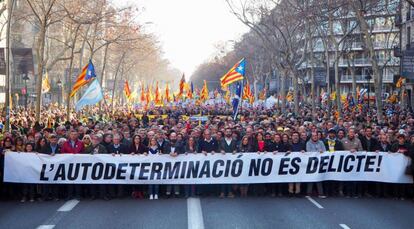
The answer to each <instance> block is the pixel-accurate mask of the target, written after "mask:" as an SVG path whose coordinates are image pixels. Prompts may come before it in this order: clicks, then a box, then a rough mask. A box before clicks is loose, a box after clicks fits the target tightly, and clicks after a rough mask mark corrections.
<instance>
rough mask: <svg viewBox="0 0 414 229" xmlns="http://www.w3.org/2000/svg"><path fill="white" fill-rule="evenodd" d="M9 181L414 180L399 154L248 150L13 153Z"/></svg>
mask: <svg viewBox="0 0 414 229" xmlns="http://www.w3.org/2000/svg"><path fill="white" fill-rule="evenodd" d="M5 157H6V158H5V169H4V181H5V182H15V183H59V184H67V183H79V184H241V183H248V184H252V183H287V182H316V181H325V180H339V181H379V182H389V183H412V182H413V179H412V176H411V175H406V174H405V170H406V167H407V166H409V165H410V163H411V160H410V159H409V158H408V157H406V156H404V155H402V154H399V153H366V152H358V153H351V152H335V153H329V152H325V153H310V152H308V153H290V154H284V153H278V154H272V153H266V154H260V155H259V154H257V153H243V154H240V153H238V154H225V155H223V154H219V153H216V154H214V155H212V154H208V155H207V156H206V155H204V154H188V155H179V156H177V157H171V156H169V155H152V156H144V155H125V154H124V155H121V156H120V155H117V156H112V155H104V154H99V155H70V154H61V155H56V156H49V155H43V154H34V153H15V152H8V153H6V156H5Z"/></svg>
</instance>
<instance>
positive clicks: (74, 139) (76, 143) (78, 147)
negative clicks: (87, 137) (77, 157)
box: [61, 130, 84, 154]
mask: <svg viewBox="0 0 414 229" xmlns="http://www.w3.org/2000/svg"><path fill="white" fill-rule="evenodd" d="M83 150H84V145H83V143H82V141H80V140H79V139H78V132H76V131H75V130H72V131H71V132H70V134H69V140H67V141H66V142H65V143H63V146H62V150H61V153H68V154H79V153H83Z"/></svg>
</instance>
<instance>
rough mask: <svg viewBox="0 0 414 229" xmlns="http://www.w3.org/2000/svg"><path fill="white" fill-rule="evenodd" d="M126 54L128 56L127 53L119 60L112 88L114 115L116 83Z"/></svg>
mask: <svg viewBox="0 0 414 229" xmlns="http://www.w3.org/2000/svg"><path fill="white" fill-rule="evenodd" d="M125 54H126V53H125V52H124V53H122V56H121V59H120V60H119V64H118V66H117V67H116V71H115V77H114V85H113V87H112V104H111V111H112V113H113V112H114V98H115V90H116V82H117V79H118V73H119V68H120V67H121V64H122V61H124V57H125Z"/></svg>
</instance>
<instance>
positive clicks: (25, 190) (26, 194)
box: [20, 143, 36, 203]
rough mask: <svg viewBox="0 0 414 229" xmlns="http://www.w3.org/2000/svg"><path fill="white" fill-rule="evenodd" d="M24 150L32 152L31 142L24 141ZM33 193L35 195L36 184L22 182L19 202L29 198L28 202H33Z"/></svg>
mask: <svg viewBox="0 0 414 229" xmlns="http://www.w3.org/2000/svg"><path fill="white" fill-rule="evenodd" d="M24 152H26V153H33V152H34V145H33V143H26V146H25V151H24ZM35 195H36V185H35V184H22V199H21V200H20V202H21V203H24V202H26V201H27V200H29V201H30V202H34V201H35Z"/></svg>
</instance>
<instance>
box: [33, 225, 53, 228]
mask: <svg viewBox="0 0 414 229" xmlns="http://www.w3.org/2000/svg"><path fill="white" fill-rule="evenodd" d="M54 227H55V225H40V226H38V227H37V228H36V229H53V228H54Z"/></svg>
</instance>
